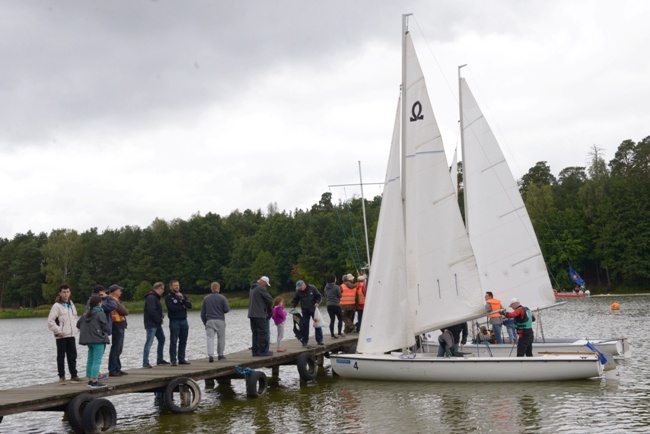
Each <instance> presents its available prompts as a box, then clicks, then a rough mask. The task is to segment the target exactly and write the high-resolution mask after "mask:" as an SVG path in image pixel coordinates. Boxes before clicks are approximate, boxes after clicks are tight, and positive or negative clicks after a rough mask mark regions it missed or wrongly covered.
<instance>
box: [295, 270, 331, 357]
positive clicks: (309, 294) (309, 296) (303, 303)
mask: <svg viewBox="0 0 650 434" xmlns="http://www.w3.org/2000/svg"><path fill="white" fill-rule="evenodd" d="M322 299H323V296H322V295H321V294H320V292H318V289H316V287H315V286H314V285H307V284H306V283H305V282H303V281H302V280H299V281H297V282H296V295H295V296H294V297H293V301H292V302H291V307H292V308H295V307H296V306H298V303H300V307H301V308H302V321H301V322H300V332H301V334H302V339H301V341H302V346H303V347H306V346H307V343H308V342H309V318H310V317H311V318H313V317H314V313H315V312H316V309H318V305H319V304H320V302H321V300H322ZM316 343H318V345H325V344H324V343H323V329H322V327H316Z"/></svg>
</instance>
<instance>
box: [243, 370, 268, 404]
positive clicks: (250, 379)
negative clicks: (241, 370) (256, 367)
mask: <svg viewBox="0 0 650 434" xmlns="http://www.w3.org/2000/svg"><path fill="white" fill-rule="evenodd" d="M267 385H268V379H267V378H266V374H265V373H264V372H262V371H255V372H253V373H252V374H250V375H249V376H247V377H246V396H248V397H249V398H257V397H258V396H260V395H263V394H264V392H266V386H267Z"/></svg>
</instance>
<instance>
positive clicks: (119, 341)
mask: <svg viewBox="0 0 650 434" xmlns="http://www.w3.org/2000/svg"><path fill="white" fill-rule="evenodd" d="M123 289H124V288H122V287H121V286H119V285H111V286H110V287H109V288H108V291H109V292H110V294H111V295H109V296H107V297H106V299H109V298H110V299H112V300H113V301H114V302H115V304H116V306H117V307H116V308H115V309H114V310H112V311H110V315H111V320H112V321H111V322H112V326H111V331H112V337H111V351H110V353H109V354H108V375H109V376H111V377H121V376H122V375H126V372H123V371H122V362H121V361H120V356H121V355H122V349H123V348H124V334H125V332H126V316H127V315H128V314H129V310H128V309H127V308H126V307H125V306H124V303H122V300H121V299H120V298H121V297H122V290H123Z"/></svg>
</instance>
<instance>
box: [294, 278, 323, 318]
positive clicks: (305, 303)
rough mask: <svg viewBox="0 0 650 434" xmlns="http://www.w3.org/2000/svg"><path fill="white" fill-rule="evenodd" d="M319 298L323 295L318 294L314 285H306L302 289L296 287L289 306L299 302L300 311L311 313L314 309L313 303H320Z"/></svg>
mask: <svg viewBox="0 0 650 434" xmlns="http://www.w3.org/2000/svg"><path fill="white" fill-rule="evenodd" d="M321 300H323V296H322V295H320V292H318V289H316V287H315V286H314V285H307V288H305V290H304V291H301V290H299V289H296V295H295V296H294V297H293V301H292V302H291V307H296V306H298V303H300V307H301V308H302V312H303V313H308V314H310V315H312V314H313V313H314V311H315V310H316V308H315V307H314V304H316V303H318V304H320V302H321Z"/></svg>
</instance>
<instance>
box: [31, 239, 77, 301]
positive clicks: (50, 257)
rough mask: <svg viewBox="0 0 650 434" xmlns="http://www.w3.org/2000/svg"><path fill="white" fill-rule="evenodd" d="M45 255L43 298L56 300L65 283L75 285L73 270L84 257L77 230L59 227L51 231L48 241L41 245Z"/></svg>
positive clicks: (42, 252)
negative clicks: (61, 286) (60, 287)
mask: <svg viewBox="0 0 650 434" xmlns="http://www.w3.org/2000/svg"><path fill="white" fill-rule="evenodd" d="M41 254H42V255H43V260H44V263H43V266H42V270H41V271H42V272H43V274H44V275H45V283H44V284H43V285H42V293H43V298H44V299H45V300H54V299H55V298H56V295H57V293H58V290H59V286H60V285H61V284H63V283H69V284H71V285H72V286H73V287H74V286H75V285H74V284H75V283H76V282H71V281H70V277H71V275H72V270H73V269H74V268H76V267H77V266H78V265H79V264H80V262H81V259H82V254H83V245H82V242H81V237H79V234H78V233H77V231H74V230H70V229H58V230H54V231H52V232H51V233H50V236H49V237H48V239H47V242H46V243H45V244H44V245H43V246H42V247H41Z"/></svg>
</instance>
